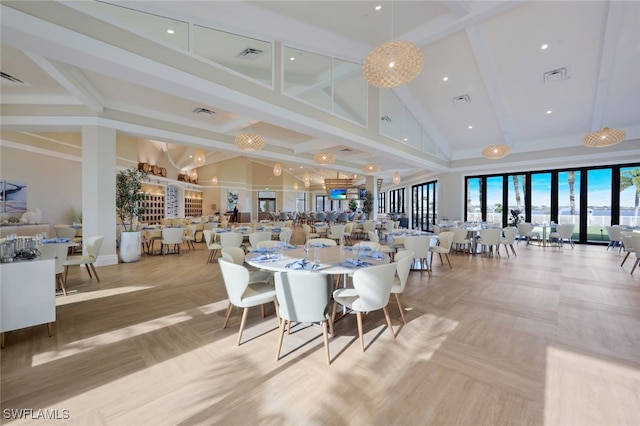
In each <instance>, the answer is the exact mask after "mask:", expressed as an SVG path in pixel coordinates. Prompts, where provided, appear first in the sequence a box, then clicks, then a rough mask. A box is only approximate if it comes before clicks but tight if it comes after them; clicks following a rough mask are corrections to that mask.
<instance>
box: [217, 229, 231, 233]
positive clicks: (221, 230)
mask: <svg viewBox="0 0 640 426" xmlns="http://www.w3.org/2000/svg"><path fill="white" fill-rule="evenodd" d="M216 232H217V233H218V234H219V233H221V232H231V229H227V228H224V229H218V230H216Z"/></svg>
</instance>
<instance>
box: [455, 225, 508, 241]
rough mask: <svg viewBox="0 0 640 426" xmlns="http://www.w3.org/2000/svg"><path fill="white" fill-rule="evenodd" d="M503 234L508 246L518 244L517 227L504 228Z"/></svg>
mask: <svg viewBox="0 0 640 426" xmlns="http://www.w3.org/2000/svg"><path fill="white" fill-rule="evenodd" d="M502 233H503V234H504V239H505V242H506V243H507V244H513V243H515V242H516V234H517V233H518V228H516V227H515V226H507V227H505V228H502ZM454 242H455V240H454Z"/></svg>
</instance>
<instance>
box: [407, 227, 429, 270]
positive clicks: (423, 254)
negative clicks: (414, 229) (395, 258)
mask: <svg viewBox="0 0 640 426" xmlns="http://www.w3.org/2000/svg"><path fill="white" fill-rule="evenodd" d="M430 245H431V238H430V237H429V236H428V235H411V236H408V237H405V238H404V248H405V250H411V251H412V252H413V253H414V254H413V257H414V258H415V259H418V260H419V262H420V269H421V270H422V271H424V270H427V271H429V270H430V266H429V264H428V257H429V247H430Z"/></svg>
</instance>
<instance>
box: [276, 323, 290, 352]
mask: <svg viewBox="0 0 640 426" xmlns="http://www.w3.org/2000/svg"><path fill="white" fill-rule="evenodd" d="M288 322H289V321H285V320H282V321H280V330H279V333H278V350H277V351H276V361H278V360H279V359H280V350H281V349H282V341H283V340H284V329H285V327H286V323H288Z"/></svg>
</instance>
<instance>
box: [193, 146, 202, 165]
mask: <svg viewBox="0 0 640 426" xmlns="http://www.w3.org/2000/svg"><path fill="white" fill-rule="evenodd" d="M193 164H195V165H196V166H198V167H200V166H204V151H203V150H202V149H200V148H198V149H196V153H195V155H194V156H193Z"/></svg>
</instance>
